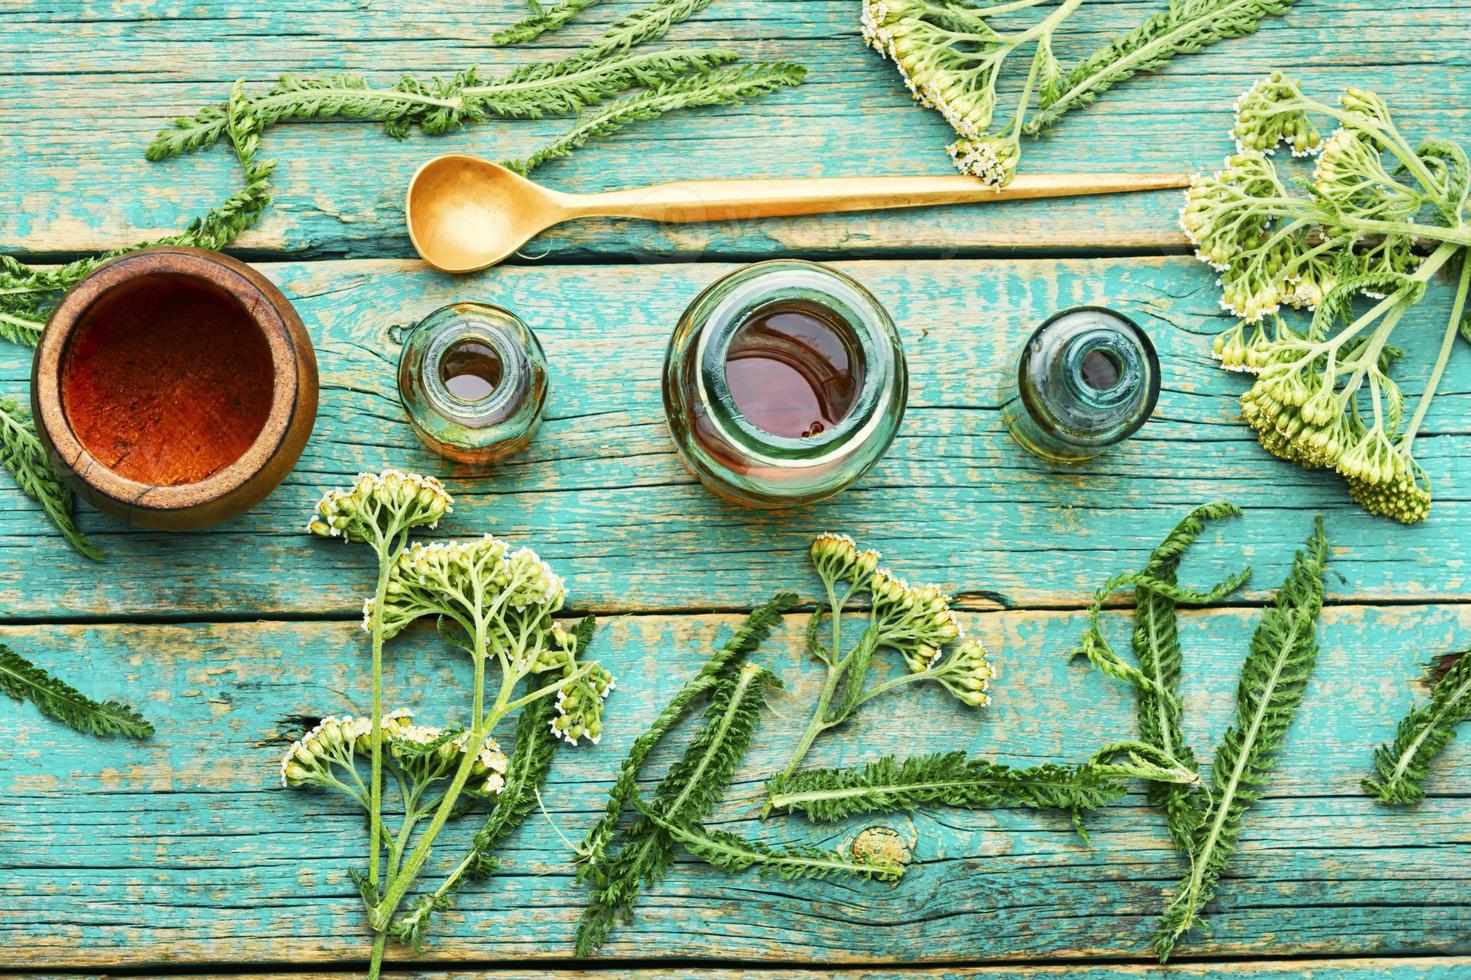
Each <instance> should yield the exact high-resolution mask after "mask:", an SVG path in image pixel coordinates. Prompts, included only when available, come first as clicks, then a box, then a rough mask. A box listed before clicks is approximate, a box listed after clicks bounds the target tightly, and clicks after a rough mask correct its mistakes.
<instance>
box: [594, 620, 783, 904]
mask: <svg viewBox="0 0 1471 980" xmlns="http://www.w3.org/2000/svg"><path fill="white" fill-rule="evenodd" d="M796 604H797V596H796V593H793V592H778V593H777V594H776V595H774V596H772V597H771V599H770V600H768V601H767V602H766V603H764V604H763V605H761V606H758V607H757V608H756V609H754V610H752V611H751V614H750V615H749V616H747V617H746V621H745V622H744V623H742V624H741V626H740V628H739V629H737V630H736V631H735V633H734V634H733V635H732V636H731V638H730V639H729V640H727V641H726V642H725V643H724V645H722V646H721V648H720V649H719V650H717V651H716V652H715V654H714V655H713V656H712V657H711V658H710V659H709V660H707V661H705V664H704V666H703V667H701V668H700V670H699V671H698V672H697V673H696V674H695V676H694V677H692V678H690V679H689V681H687V682H686V683H685V685H684V687H683V688H681V689H680V692H679V693H678V694H676V695H675V696H674V697H673V699H671V700H670V702H669V703H668V704H666V705H665V706H664V710H663V711H661V712H659V717H657V718H655V719H654V723H653V724H652V725H650V726H649V728H648V730H647V731H645V732H644V733H643V734H642V735H640V736H639V737H638V738H636V739H635V740H634V742H633V746H632V747H631V748H629V750H628V755H627V756H625V757H624V759H623V764H622V765H621V766H620V767H619V770H618V778H617V779H616V780H615V781H614V782H613V789H612V791H611V792H609V794H608V805H607V807H606V808H605V809H604V812H603V816H602V817H601V818H600V819H599V820H598V822H597V823H596V824H594V825H593V827H592V829H591V830H589V831H588V832H587V836H586V837H584V838H583V841H582V846H581V847H579V848H578V869H577V876H578V877H579V878H588V877H594V878H596V877H598V876H601V875H603V874H606V871H607V868H606V860H607V849H608V843H609V842H610V841H611V840H612V839H613V834H614V832H615V831H616V830H617V827H618V817H619V815H620V814H622V812H623V808H624V807H625V806H626V805H627V804H628V801H629V800H630V799H631V798H632V797H633V794H634V790H635V787H636V786H637V785H638V776H639V773H640V772H642V771H643V767H644V763H645V762H646V761H647V760H648V757H649V753H650V752H652V751H653V750H654V746H656V745H658V744H659V742H660V741H661V740H662V739H663V738H664V736H665V735H666V734H668V732H669V730H670V729H671V728H673V727H674V726H675V725H677V724H679V722H680V720H681V719H683V718H684V717H685V715H686V714H688V712H689V710H690V708H692V707H693V706H694V704H695V703H696V702H697V701H698V700H699V699H700V698H702V697H704V696H705V695H706V694H707V693H708V692H709V691H710V690H711V689H712V688H714V687H715V686H716V685H717V684H719V683H721V682H722V681H725V682H729V681H730V680H731V679H732V678H733V677H734V675H735V671H736V670H737V669H739V667H740V666H741V665H742V664H744V663H745V661H746V658H747V657H749V656H750V655H751V654H752V653H754V652H755V650H756V648H757V647H759V646H760V645H761V644H762V643H763V642H765V640H766V638H767V637H768V636H770V635H771V630H772V628H773V627H775V626H776V625H777V624H779V623H780V622H781V617H782V614H783V613H785V612H786V611H787V610H789V609H791V608H792V606H794V605H796Z"/></svg>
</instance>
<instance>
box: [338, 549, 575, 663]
mask: <svg viewBox="0 0 1471 980" xmlns="http://www.w3.org/2000/svg"><path fill="white" fill-rule="evenodd" d="M566 594H567V593H566V586H565V584H564V583H563V581H562V579H561V577H559V576H558V575H557V574H556V573H555V572H553V571H552V569H551V566H549V565H548V564H547V563H546V562H544V561H542V560H541V558H540V556H538V555H537V553H536V552H534V551H532V550H531V549H530V548H518V549H516V550H515V551H512V550H511V548H510V546H509V545H508V544H506V542H504V541H502V540H500V539H499V538H497V537H495V536H494V535H491V534H486V535H484V536H483V537H480V538H477V539H472V540H469V541H444V542H440V541H435V542H432V543H430V544H423V543H421V542H415V543H414V544H413V545H412V546H410V547H409V548H408V549H407V550H406V551H404V552H403V553H401V554H400V555H399V556H398V558H397V559H396V560H395V561H394V563H393V566H392V568H391V570H390V572H389V579H388V586H387V590H386V592H385V595H384V607H383V617H384V618H383V628H384V631H385V635H386V636H389V637H392V636H396V635H398V633H399V632H401V631H402V630H403V629H404V628H405V627H406V626H408V624H409V623H412V622H413V621H414V620H416V619H421V618H423V617H425V616H435V615H446V616H450V617H451V618H453V619H455V620H456V621H457V622H459V623H461V624H464V625H466V626H467V628H469V627H470V624H471V621H472V620H473V618H474V617H475V616H476V615H477V614H478V613H479V612H481V611H489V610H493V609H495V608H497V607H499V608H500V610H501V611H502V615H500V616H499V617H497V618H496V619H495V621H494V625H495V626H497V627H498V628H499V633H498V634H497V635H495V636H493V637H491V639H493V640H496V641H502V642H504V643H507V644H510V643H514V642H516V641H515V639H514V637H513V634H514V635H516V636H519V635H520V634H521V633H523V632H524V631H525V630H526V629H527V628H528V625H529V626H530V627H534V628H535V629H536V631H537V633H536V636H535V637H534V638H535V639H537V640H550V639H551V637H550V635H549V633H550V630H551V627H552V625H553V624H552V622H551V615H552V614H553V613H555V612H556V611H557V610H559V609H561V608H562V604H563V602H564V601H565V599H566ZM372 607H373V600H372V598H371V597H370V598H369V599H368V601H367V604H366V605H365V606H364V609H363V628H364V629H367V630H371V629H372V624H373V608H372Z"/></svg>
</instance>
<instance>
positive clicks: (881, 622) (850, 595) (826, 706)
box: [782, 534, 995, 776]
mask: <svg viewBox="0 0 1471 980" xmlns="http://www.w3.org/2000/svg"><path fill="white" fill-rule="evenodd" d="M809 554H810V557H811V559H812V565H813V567H814V568H815V569H816V570H817V575H818V577H819V578H820V579H821V580H822V585H823V591H824V594H825V598H826V600H827V605H826V608H825V609H819V611H818V612H816V613H814V614H813V615H812V618H811V620H809V622H808V625H807V644H806V646H807V652H808V653H809V654H811V655H812V656H813V657H814V658H816V659H817V660H818V661H819V662H820V663H822V664H823V665H824V666H825V667H826V668H827V676H826V679H825V680H824V682H823V686H822V691H821V693H819V694H818V697H817V703H816V705H815V706H814V708H813V711H812V717H811V720H810V721H809V722H808V724H807V730H806V731H804V732H803V733H802V736H801V738H800V739H798V741H797V746H796V748H795V750H794V751H793V752H792V757H791V759H790V760H789V761H788V762H787V765H786V768H785V769H783V770H782V776H790V775H792V773H794V772H796V771H797V767H798V766H799V765H801V763H802V760H803V759H804V758H805V757H806V755H807V753H808V751H809V750H810V749H811V748H812V745H813V743H814V742H815V741H816V740H817V738H818V737H819V736H820V735H822V733H824V732H826V731H829V730H831V729H834V728H837V727H838V726H840V725H842V724H844V723H845V722H846V721H848V719H850V718H852V717H853V716H854V715H855V714H856V713H857V711H858V709H859V708H861V707H862V706H863V705H865V704H867V703H868V702H869V701H872V700H873V699H874V698H877V697H880V696H882V695H884V694H888V693H889V692H891V691H894V690H897V689H898V688H900V687H903V686H905V685H908V684H914V683H922V682H932V683H935V684H938V685H939V686H941V687H943V688H944V689H945V690H946V691H948V692H949V693H950V694H951V696H953V697H954V698H956V699H957V700H959V701H960V702H962V703H963V704H966V705H969V706H971V707H973V708H977V709H979V708H983V707H985V706H986V705H987V704H989V703H990V700H991V699H990V696H989V695H988V694H987V693H986V692H987V691H988V690H989V688H990V683H991V679H992V677H994V676H995V671H994V669H993V668H992V667H991V662H990V660H989V659H988V658H987V656H986V649H985V647H984V646H983V645H982V644H981V643H980V641H979V640H965V639H963V636H962V634H963V631H962V630H961V627H960V620H959V618H958V617H956V615H955V613H954V612H953V611H952V610H951V608H950V600H949V598H948V597H947V596H946V595H945V594H944V593H943V592H941V591H940V590H939V589H938V588H936V587H934V586H930V585H924V586H912V585H910V584H909V583H908V582H906V581H904V580H903V579H901V578H899V577H897V576H895V575H893V574H892V573H890V572H889V571H887V570H886V569H882V568H880V567H879V561H880V555H879V553H878V552H877V551H874V550H872V549H869V550H865V551H860V550H858V546H857V545H856V544H854V542H853V539H852V538H850V537H848V536H847V535H845V534H821V535H818V537H817V538H816V540H814V541H813V542H812V547H811V549H810V552H809ZM864 596H866V597H867V599H868V602H869V609H868V611H867V613H865V614H860V615H855V616H852V617H849V616H848V615H845V610H846V609H847V606H848V604H849V603H850V602H851V601H853V600H854V599H856V598H859V597H864ZM850 619H851V620H852V621H854V622H856V623H857V624H859V625H861V626H862V629H861V631H860V632H859V635H858V638H857V640H856V641H854V642H852V643H851V645H848V644H845V643H844V640H843V628H844V625H845V622H848V621H849V620H850ZM824 622H826V624H827V626H828V635H827V637H824V636H823V633H824V629H823V624H824ZM849 625H850V632H849V635H850V636H851V635H852V633H851V623H850V624H849ZM883 651H889V652H890V653H891V654H894V655H896V656H897V657H898V659H899V660H900V662H901V663H902V664H903V668H904V669H903V670H902V671H899V672H894V673H891V674H890V676H887V677H885V676H884V674H885V673H886V672H885V671H884V670H882V669H880V660H879V659H877V658H878V655H879V654H880V653H881V652H883ZM874 675H879V676H880V677H881V678H882V679H880V680H878V681H877V683H873V684H870V683H869V681H870V679H871V678H872V677H873V676H874Z"/></svg>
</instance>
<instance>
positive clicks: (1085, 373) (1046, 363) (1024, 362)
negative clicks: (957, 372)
mask: <svg viewBox="0 0 1471 980" xmlns="http://www.w3.org/2000/svg"><path fill="white" fill-rule="evenodd" d="M1017 384H1018V388H1019V393H1020V397H1021V401H1022V403H1023V404H1024V406H1025V408H1026V412H1027V414H1028V415H1029V416H1030V417H1031V419H1032V420H1033V422H1034V423H1035V424H1036V425H1037V426H1039V427H1040V428H1041V430H1042V431H1044V432H1046V433H1047V436H1048V438H1049V439H1051V440H1054V441H1060V442H1062V443H1065V444H1068V445H1071V446H1075V447H1079V448H1086V449H1098V448H1102V447H1105V446H1109V445H1112V444H1114V443H1117V442H1119V441H1121V440H1123V439H1125V438H1127V437H1128V436H1129V435H1131V434H1133V433H1134V432H1135V431H1137V430H1138V429H1139V427H1140V426H1141V425H1143V424H1144V422H1145V421H1146V420H1147V419H1148V418H1149V416H1150V414H1151V413H1152V412H1153V411H1154V406H1155V403H1156V401H1157V400H1158V398H1159V384H1160V381H1159V359H1158V357H1157V355H1156V354H1155V351H1154V345H1153V344H1152V343H1151V342H1150V340H1149V337H1148V335H1147V334H1145V333H1144V331H1143V330H1141V329H1140V328H1139V327H1138V326H1137V325H1136V324H1134V323H1133V322H1132V321H1130V320H1128V319H1126V318H1124V317H1122V316H1120V315H1119V314H1117V313H1115V312H1113V311H1111V310H1104V309H1101V308H1097V307H1079V308H1077V309H1073V310H1065V311H1063V312H1062V313H1059V314H1057V315H1056V316H1054V317H1052V318H1051V319H1049V320H1048V321H1047V322H1046V323H1044V324H1042V326H1040V327H1039V328H1037V331H1036V332H1035V333H1034V334H1033V335H1032V337H1031V339H1030V340H1028V342H1027V345H1026V348H1025V349H1024V351H1023V354H1022V358H1021V360H1020V361H1019V363H1018V365H1017Z"/></svg>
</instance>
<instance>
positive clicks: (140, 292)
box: [61, 276, 275, 486]
mask: <svg viewBox="0 0 1471 980" xmlns="http://www.w3.org/2000/svg"><path fill="white" fill-rule="evenodd" d="M274 386H275V383H274V375H273V371H272V368H271V351H270V347H269V346H268V345H267V343H266V339H265V337H264V336H263V335H262V334H261V331H260V329H259V328H258V327H257V326H256V325H255V323H254V322H253V321H252V320H251V318H250V315H249V314H248V313H247V312H246V311H245V310H244V309H243V308H242V307H241V306H240V304H239V303H237V302H236V301H235V300H234V299H233V298H231V297H230V296H229V295H228V294H226V293H224V292H221V291H217V290H215V289H214V288H212V287H210V286H207V285H204V284H201V283H198V282H196V281H195V280H192V279H187V278H184V277H181V276H154V277H150V278H147V279H142V280H139V281H137V282H135V283H131V284H129V285H127V286H123V287H120V288H118V289H117V290H114V291H112V292H110V293H108V294H106V295H105V296H103V297H102V298H100V299H99V300H98V301H97V302H96V303H95V304H94V305H93V306H92V308H91V309H89V310H88V311H87V313H86V315H85V316H84V317H83V319H82V322H81V323H80V324H79V325H78V327H77V332H76V335H75V337H74V338H73V339H72V341H71V343H70V344H69V345H68V347H67V351H66V355H65V358H64V360H63V362H62V367H61V403H62V408H63V410H64V411H65V412H66V417H67V421H68V423H69V424H70V425H71V428H72V431H73V432H74V433H76V436H77V439H78V440H79V441H80V442H81V444H82V445H83V446H84V447H86V449H87V451H88V452H89V453H91V454H92V455H93V456H94V457H96V459H97V461H98V462H100V463H101V464H102V465H103V466H105V467H107V468H108V469H110V470H112V471H113V472H114V473H117V474H118V475H120V476H124V477H127V478H129V479H132V480H137V481H138V482H140V483H148V484H154V485H157V486H178V485H180V484H185V483H198V482H199V481H200V480H203V479H205V478H206V477H208V476H210V475H211V474H213V473H216V472H218V471H219V470H222V469H224V468H225V467H227V466H229V465H230V464H231V463H233V462H235V461H236V460H237V459H239V458H240V457H241V456H242V455H243V454H244V453H245V451H246V450H247V449H249V448H250V446H251V444H252V443H254V442H255V440H256V437H257V436H259V435H260V432H261V429H262V428H264V427H265V423H266V417H267V416H268V415H269V413H270V409H271V399H272V395H273V393H274Z"/></svg>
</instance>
